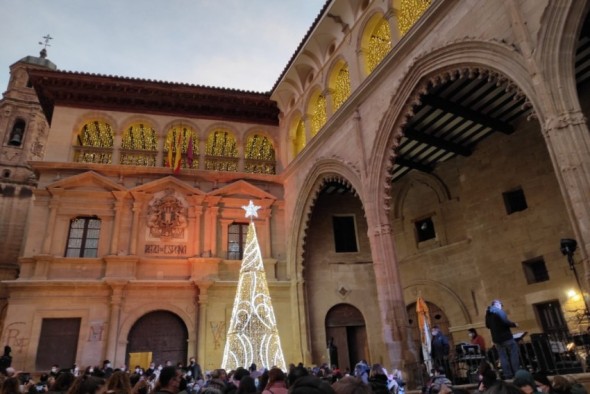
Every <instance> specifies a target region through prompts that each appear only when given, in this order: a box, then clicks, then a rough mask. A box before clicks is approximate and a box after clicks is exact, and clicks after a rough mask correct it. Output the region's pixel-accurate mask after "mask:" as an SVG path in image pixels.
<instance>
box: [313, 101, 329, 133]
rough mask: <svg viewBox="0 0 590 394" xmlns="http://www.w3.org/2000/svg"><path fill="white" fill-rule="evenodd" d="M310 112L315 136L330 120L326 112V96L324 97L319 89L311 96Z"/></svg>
mask: <svg viewBox="0 0 590 394" xmlns="http://www.w3.org/2000/svg"><path fill="white" fill-rule="evenodd" d="M308 112H309V116H310V127H311V130H310V131H311V136H312V137H315V135H316V134H317V133H318V132H319V131H320V130H321V129H322V127H324V125H325V124H326V121H327V120H328V115H327V113H326V97H324V95H323V94H321V93H320V92H319V91H318V92H316V93H315V94H314V95H313V96H312V97H311V100H310V102H309V108H308Z"/></svg>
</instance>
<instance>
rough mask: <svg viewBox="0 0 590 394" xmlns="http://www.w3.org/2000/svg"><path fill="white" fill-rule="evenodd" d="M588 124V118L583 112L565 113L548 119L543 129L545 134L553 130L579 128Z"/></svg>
mask: <svg viewBox="0 0 590 394" xmlns="http://www.w3.org/2000/svg"><path fill="white" fill-rule="evenodd" d="M585 123H586V117H585V116H584V114H583V113H582V112H581V111H576V112H565V113H562V114H560V115H558V116H552V117H549V118H547V122H545V126H544V127H543V129H544V131H545V133H547V132H549V131H552V130H560V129H565V128H567V127H569V126H578V125H582V124H585Z"/></svg>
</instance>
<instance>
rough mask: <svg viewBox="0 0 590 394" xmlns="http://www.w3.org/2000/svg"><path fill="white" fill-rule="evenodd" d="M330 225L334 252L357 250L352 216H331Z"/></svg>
mask: <svg viewBox="0 0 590 394" xmlns="http://www.w3.org/2000/svg"><path fill="white" fill-rule="evenodd" d="M332 226H333V229H334V244H335V248H336V253H350V252H358V246H357V243H356V226H355V224H354V216H333V217H332Z"/></svg>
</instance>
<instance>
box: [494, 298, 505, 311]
mask: <svg viewBox="0 0 590 394" xmlns="http://www.w3.org/2000/svg"><path fill="white" fill-rule="evenodd" d="M492 306H493V307H494V308H498V309H502V308H503V307H504V305H503V304H502V301H500V300H493V301H492Z"/></svg>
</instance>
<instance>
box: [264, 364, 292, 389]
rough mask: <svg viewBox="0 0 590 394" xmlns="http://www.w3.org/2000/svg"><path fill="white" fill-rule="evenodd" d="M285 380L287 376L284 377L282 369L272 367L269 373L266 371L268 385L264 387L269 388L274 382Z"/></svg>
mask: <svg viewBox="0 0 590 394" xmlns="http://www.w3.org/2000/svg"><path fill="white" fill-rule="evenodd" d="M286 379H287V375H285V373H284V372H283V370H282V369H280V368H277V367H272V368H271V369H270V371H268V383H267V384H266V387H270V386H272V385H273V384H275V383H276V382H285V381H286Z"/></svg>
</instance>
